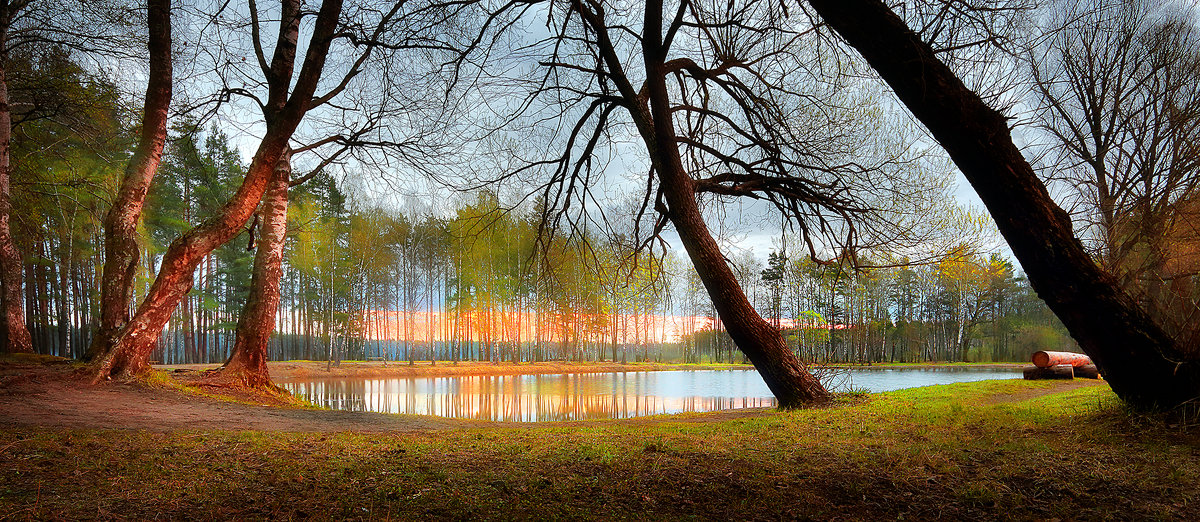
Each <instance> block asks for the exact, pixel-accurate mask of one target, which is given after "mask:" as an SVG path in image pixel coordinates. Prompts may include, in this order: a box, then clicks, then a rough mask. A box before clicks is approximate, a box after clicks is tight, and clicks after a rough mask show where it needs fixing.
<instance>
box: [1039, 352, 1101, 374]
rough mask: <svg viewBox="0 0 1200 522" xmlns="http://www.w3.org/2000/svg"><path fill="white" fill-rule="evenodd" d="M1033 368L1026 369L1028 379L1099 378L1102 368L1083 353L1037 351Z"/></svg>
mask: <svg viewBox="0 0 1200 522" xmlns="http://www.w3.org/2000/svg"><path fill="white" fill-rule="evenodd" d="M1032 359H1033V365H1034V366H1033V368H1026V369H1025V371H1024V374H1025V379H1026V380H1037V379H1074V378H1075V377H1079V378H1082V379H1099V378H1100V370H1099V369H1097V368H1096V365H1095V364H1092V359H1091V358H1090V357H1088V356H1086V355H1084V354H1081V353H1071V352H1044V351H1043V352H1035V353H1034V354H1033V358H1032Z"/></svg>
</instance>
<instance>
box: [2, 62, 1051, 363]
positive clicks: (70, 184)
mask: <svg viewBox="0 0 1200 522" xmlns="http://www.w3.org/2000/svg"><path fill="white" fill-rule="evenodd" d="M59 65H60V66H61V67H69V63H60V64H59ZM73 71H74V74H77V75H82V74H83V73H82V71H79V70H77V69H75V70H73ZM80 85H81V87H79V88H80V89H83V90H84V91H85V92H81V93H80V94H81V95H87V96H91V97H92V98H93V99H94V100H95V101H96V102H97V103H96V104H95V107H97V109H96V113H95V114H93V115H92V117H91V118H90V119H89V120H88V125H87V126H86V127H84V128H85V129H86V130H87V131H88V132H85V133H78V132H70V133H68V132H65V131H64V129H62V128H61V126H60V125H59V124H58V123H56V122H55V121H51V120H46V121H43V122H29V123H26V124H23V125H22V126H21V127H20V129H21V130H22V132H19V133H17V134H16V137H17V138H18V139H15V140H14V149H15V150H16V151H21V150H23V149H22V147H32V146H33V145H31V144H32V143H47V142H51V141H52V140H49V139H48V138H47V137H46V136H47V135H55V134H59V135H61V139H58V140H53V141H52V142H53V143H54V145H52V147H53V149H54V151H53V153H52V154H41V155H32V156H29V158H30V159H29V160H28V161H23V162H21V163H20V164H19V169H20V170H21V174H20V177H21V178H22V179H29V180H33V181H32V182H31V183H29V185H28V186H26V187H23V188H24V189H25V190H20V191H18V194H19V195H20V196H21V197H20V198H18V199H17V200H16V212H14V216H15V219H14V225H15V226H16V229H17V231H18V233H17V234H16V237H17V238H18V241H19V242H20V244H19V246H20V248H21V250H22V251H23V252H28V253H29V255H27V256H26V260H25V276H26V281H27V284H26V286H25V299H26V302H27V306H26V307H25V310H26V315H27V317H26V321H27V324H28V325H29V328H30V332H31V334H32V336H33V339H34V345H35V347H36V349H37V350H38V351H39V352H41V353H46V354H53V355H59V356H63V357H80V356H81V355H82V354H83V352H84V351H85V350H86V348H87V346H88V344H89V343H90V342H91V339H90V335H91V332H92V331H93V326H92V325H93V324H94V322H95V320H96V310H97V306H98V302H97V301H98V296H99V291H98V285H99V280H98V277H97V275H98V272H99V267H100V266H101V265H102V262H103V261H102V259H101V258H102V249H101V248H100V245H101V244H102V237H103V234H102V228H101V227H102V220H103V217H104V212H105V211H106V210H107V208H108V204H107V203H106V201H105V199H106V197H108V196H107V195H106V191H108V190H111V189H110V187H113V186H114V185H115V183H116V182H117V179H118V178H119V175H120V170H119V169H118V168H117V167H114V165H121V164H122V162H123V160H122V157H123V156H124V155H127V154H128V150H127V149H126V147H127V146H128V145H129V144H130V143H131V142H132V129H129V128H127V126H126V123H125V119H123V118H122V116H121V114H120V113H119V111H118V109H117V104H115V103H114V100H115V96H114V94H113V93H114V92H115V89H114V88H112V87H111V86H106V85H104V84H103V82H100V81H99V80H97V79H96V78H89V79H88V81H81V82H80ZM105 104H107V105H105ZM18 153H20V152H18ZM244 169H245V166H244V165H242V164H241V160H240V159H239V156H238V154H237V152H236V150H235V149H234V148H233V145H232V144H231V143H230V140H229V138H228V137H227V136H226V135H225V134H223V133H222V132H220V131H219V130H216V129H209V130H206V131H203V130H200V129H198V128H197V126H196V125H186V124H185V125H179V126H176V129H175V131H174V132H173V133H172V135H171V139H170V142H169V144H168V146H167V148H166V152H165V154H164V159H163V164H162V168H161V169H160V172H159V175H158V176H157V177H156V178H155V181H154V185H153V187H152V189H151V192H150V195H149V198H148V200H147V208H146V219H145V222H144V225H143V227H142V228H141V235H142V242H141V244H142V245H144V251H143V253H142V262H141V263H140V266H139V268H138V278H137V281H138V283H137V285H135V290H134V291H135V295H134V302H137V301H139V300H140V299H141V296H142V295H145V291H146V289H147V287H148V285H149V284H150V282H151V281H152V280H153V274H154V272H155V271H156V269H157V267H158V264H159V263H160V262H161V259H162V253H163V252H164V251H165V250H166V248H167V246H168V242H169V241H170V240H171V239H172V238H174V237H177V236H178V235H179V234H180V233H182V232H183V231H185V230H187V229H188V228H190V227H191V226H193V225H195V224H196V223H198V222H199V221H201V220H203V219H205V218H207V217H209V216H210V215H212V213H213V212H215V211H216V210H217V209H218V208H219V206H220V204H221V202H223V201H225V200H226V199H228V198H229V196H230V194H232V192H233V191H234V190H235V189H236V187H237V185H238V183H240V181H241V176H242V173H243V172H244ZM347 192H348V191H346V190H345V189H344V188H343V187H341V186H339V184H338V183H337V182H336V181H335V180H334V179H333V178H331V177H329V176H328V175H325V174H323V173H319V174H318V175H317V177H316V178H314V180H313V181H312V182H309V183H306V184H304V185H303V186H301V187H297V188H294V189H293V195H292V196H291V199H292V204H291V205H290V206H289V209H288V240H287V243H286V244H287V246H286V250H285V258H284V272H283V277H282V281H281V293H282V298H281V301H280V305H279V309H278V313H277V315H276V333H275V335H274V336H273V338H272V340H271V344H270V358H271V359H272V360H288V359H314V360H328V359H331V360H335V361H337V360H343V359H355V360H361V359H383V360H400V361H403V360H421V361H429V360H434V361H460V360H475V361H505V362H508V361H512V362H528V361H543V360H587V361H602V360H608V361H662V362H683V361H686V362H744V360H743V356H742V355H741V354H740V353H739V352H738V351H737V349H736V347H735V346H734V345H733V343H732V341H731V340H730V339H729V337H728V336H727V335H725V334H724V331H723V326H722V324H721V322H720V321H719V320H715V319H714V318H715V316H716V314H715V313H714V311H713V309H712V306H711V302H710V301H709V299H708V296H707V295H706V293H705V291H704V289H703V285H702V284H701V283H700V280H699V278H698V276H697V275H696V274H695V272H694V270H693V269H692V268H691V264H690V263H688V262H687V261H686V259H685V258H682V257H681V256H677V255H675V254H674V253H672V252H670V251H668V252H667V253H666V254H661V253H659V254H650V253H647V252H639V253H635V251H636V250H637V249H636V248H635V245H633V244H630V242H629V241H627V240H625V239H623V238H621V237H619V236H618V237H608V236H601V235H599V234H592V233H589V232H588V231H586V230H580V229H568V228H564V229H562V230H552V229H547V228H544V227H539V224H540V223H541V220H540V213H539V212H538V209H537V208H529V209H526V210H521V209H518V210H512V211H506V209H507V208H508V206H507V205H506V204H505V203H506V202H502V201H500V199H499V198H498V196H497V195H496V194H494V193H490V192H479V193H476V194H464V195H463V196H462V197H461V198H460V201H459V202H457V203H447V204H446V205H443V207H442V208H437V207H435V206H432V205H421V206H420V208H383V207H379V206H370V205H369V204H366V203H363V202H362V201H364V200H365V199H366V198H362V197H353V196H350V195H348V194H347ZM247 232H251V230H250V229H248V230H247ZM250 237H251V235H250V234H249V233H244V234H242V235H241V236H239V239H236V240H234V241H231V242H230V243H228V244H226V245H224V246H222V247H221V248H219V249H217V250H216V251H215V252H213V254H212V255H210V256H208V257H207V260H206V261H205V262H203V263H201V264H200V267H199V269H198V270H197V273H196V280H195V287H194V288H193V290H192V291H191V292H190V293H189V294H188V296H187V298H186V299H185V300H184V301H183V302H182V303H181V305H180V306H179V307H178V308H177V309H176V311H175V313H174V316H173V318H172V320H171V321H170V323H169V324H168V326H167V328H166V331H165V332H164V334H163V336H162V337H161V339H160V340H159V344H158V348H157V350H156V351H155V353H154V355H153V356H152V359H153V360H155V361H160V362H163V363H172V364H177V363H211V362H222V361H223V360H224V359H225V358H226V357H227V356H228V354H229V351H230V349H231V347H232V344H233V340H234V328H235V326H236V323H237V319H238V313H239V311H240V310H241V307H242V304H243V303H244V302H245V299H246V295H247V293H248V292H249V287H250V269H251V265H252V263H253V257H254V251H253V250H252V249H250V248H248V247H249V246H251V245H250V244H249V241H250V239H249V238H250ZM940 257H941V258H942V260H941V261H939V262H935V263H931V264H923V265H917V266H899V267H891V268H877V269H863V270H858V271H855V270H852V269H850V268H849V267H848V266H847V265H839V264H833V265H825V264H817V263H814V262H813V261H811V260H809V259H808V257H807V256H806V255H803V254H801V255H797V256H794V257H788V255H785V253H782V252H771V253H770V255H769V256H768V257H767V258H766V259H763V258H761V257H756V256H755V255H753V254H751V253H749V252H746V253H743V254H742V255H740V256H734V257H733V258H732V259H731V260H730V262H731V264H732V265H733V266H734V268H735V272H736V274H737V276H738V279H739V280H740V282H741V285H742V286H743V288H744V289H745V290H746V293H747V295H748V297H749V298H750V300H751V302H752V303H753V304H754V306H755V307H756V308H757V309H758V310H759V312H760V313H761V314H762V316H763V317H764V318H767V319H768V320H770V321H772V322H773V323H774V324H776V325H778V327H779V328H780V329H781V330H782V331H783V334H784V337H785V339H786V341H787V343H788V344H789V346H791V347H793V349H794V350H796V352H797V353H798V355H800V356H801V357H802V358H804V359H806V360H811V361H814V362H819V363H824V362H855V363H871V362H914V361H1020V360H1027V359H1028V357H1029V355H1030V353H1031V352H1033V351H1036V350H1042V349H1066V348H1068V347H1070V346H1072V343H1073V342H1072V341H1071V340H1070V338H1069V337H1068V335H1067V334H1066V331H1065V329H1064V328H1063V327H1062V326H1061V324H1060V323H1059V322H1058V320H1057V319H1056V318H1055V317H1054V315H1053V314H1052V313H1050V311H1049V310H1048V309H1047V308H1046V306H1045V305H1044V304H1043V303H1042V301H1040V300H1039V299H1038V298H1037V297H1036V295H1034V293H1033V292H1032V290H1031V289H1030V288H1029V286H1028V285H1027V284H1026V281H1025V280H1024V278H1023V277H1021V275H1020V274H1019V273H1018V272H1017V271H1016V270H1015V269H1014V267H1013V266H1012V264H1011V263H1010V262H1009V261H1007V260H1006V259H1004V258H1002V257H1001V256H999V255H996V254H990V255H985V254H978V253H974V252H972V251H971V249H970V248H968V247H967V246H966V245H963V246H962V247H960V248H959V249H958V251H951V252H946V253H943V255H941V256H940ZM862 261H863V260H860V262H862ZM866 261H867V262H866V263H863V264H868V265H869V264H871V263H870V262H869V261H870V260H866ZM880 264H883V263H880ZM389 312H390V313H389ZM430 325H432V327H431V326H430Z"/></svg>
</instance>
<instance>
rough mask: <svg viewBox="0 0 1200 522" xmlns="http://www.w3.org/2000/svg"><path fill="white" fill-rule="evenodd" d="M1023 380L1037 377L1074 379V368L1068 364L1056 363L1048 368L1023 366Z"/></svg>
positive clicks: (1036, 378)
mask: <svg viewBox="0 0 1200 522" xmlns="http://www.w3.org/2000/svg"><path fill="white" fill-rule="evenodd" d="M1024 373H1025V380H1029V381H1033V380H1038V379H1074V378H1075V368H1074V367H1072V366H1071V365H1069V364H1058V365H1054V366H1051V367H1049V368H1038V367H1037V366H1034V367H1033V368H1025V372H1024Z"/></svg>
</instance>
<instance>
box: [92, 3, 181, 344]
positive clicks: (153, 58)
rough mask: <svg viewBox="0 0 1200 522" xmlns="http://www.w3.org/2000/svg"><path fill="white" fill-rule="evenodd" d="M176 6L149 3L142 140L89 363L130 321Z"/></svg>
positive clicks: (108, 232) (113, 211)
mask: <svg viewBox="0 0 1200 522" xmlns="http://www.w3.org/2000/svg"><path fill="white" fill-rule="evenodd" d="M170 4H171V2H170V0H150V1H149V2H148V7H149V17H148V19H147V26H148V27H149V29H150V38H149V45H148V49H149V52H150V79H149V82H148V83H147V85H146V104H145V107H144V110H143V112H142V135H141V137H140V139H139V140H138V144H137V148H136V149H134V151H133V157H131V158H129V164H128V165H126V166H125V176H124V177H123V178H122V179H121V187H120V188H119V189H118V190H117V196H116V199H114V200H113V205H112V208H110V209H109V211H108V214H107V215H106V216H105V217H104V272H103V273H102V274H101V277H100V324H99V327H98V328H97V329H96V335H95V336H93V337H92V344H91V346H89V347H88V351H87V354H86V355H85V359H88V360H92V359H95V358H96V357H99V356H101V355H104V354H106V353H108V351H109V350H111V349H112V346H113V344H114V343H115V342H116V334H117V332H118V331H119V330H120V329H121V327H122V326H125V323H128V322H129V307H130V305H131V303H132V301H133V281H134V276H135V275H136V274H137V266H138V263H139V261H140V260H139V257H140V251H139V249H138V242H137V237H138V233H137V227H138V223H139V222H140V221H141V219H142V206H143V204H144V203H145V202H146V193H147V192H149V190H150V182H151V180H153V179H154V174H155V173H156V172H157V171H158V164H159V162H160V161H161V160H162V152H163V146H164V145H165V144H166V142H167V109H169V108H170V105H171V78H172V75H171V74H172V73H171V5H170Z"/></svg>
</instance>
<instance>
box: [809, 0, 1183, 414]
mask: <svg viewBox="0 0 1200 522" xmlns="http://www.w3.org/2000/svg"><path fill="white" fill-rule="evenodd" d="M809 4H810V5H812V6H813V8H814V9H815V10H816V11H817V12H818V13H819V14H820V15H821V17H822V18H823V19H824V20H825V22H826V23H827V24H828V25H829V26H830V27H832V28H833V29H834V30H835V31H837V33H838V34H840V35H841V36H842V37H843V38H845V39H846V41H847V42H849V44H850V45H851V46H853V47H854V48H855V49H857V50H858V51H859V53H861V54H862V56H863V57H864V58H865V59H866V60H867V62H868V63H870V64H871V67H873V68H874V69H875V71H876V72H878V73H879V75H880V76H881V77H882V78H883V79H884V81H886V82H887V83H888V85H890V86H891V87H892V89H893V90H895V92H896V95H897V96H898V97H899V98H900V100H901V101H902V102H903V103H904V104H905V106H907V107H908V109H909V110H910V111H912V113H913V114H914V115H915V116H916V117H917V118H918V119H919V120H921V122H922V123H924V125H925V126H926V127H927V128H928V129H929V131H930V133H931V134H932V135H933V136H934V138H935V139H937V141H938V143H940V144H941V145H942V147H943V148H945V149H946V151H947V152H948V153H949V154H950V157H951V158H952V159H953V160H954V162H955V164H957V165H958V167H959V169H961V170H962V172H963V174H964V175H965V176H966V177H967V180H968V181H970V182H971V185H972V186H973V187H974V188H975V191H976V192H977V193H978V194H979V197H980V199H981V200H983V203H984V205H986V206H987V208H988V211H989V212H990V213H991V215H992V217H993V218H994V219H995V220H996V224H997V226H998V227H999V229H1000V232H1001V233H1002V234H1003V235H1004V237H1005V239H1006V240H1007V241H1008V244H1009V246H1010V247H1011V248H1012V250H1013V253H1014V254H1015V255H1016V256H1017V259H1018V260H1020V261H1021V265H1022V267H1023V268H1024V269H1025V271H1026V273H1027V275H1028V277H1029V282H1030V284H1031V285H1032V286H1033V288H1034V289H1035V290H1036V291H1037V293H1038V295H1039V296H1040V297H1041V298H1042V299H1043V300H1045V301H1046V304H1047V305H1048V306H1049V307H1050V309H1051V310H1053V311H1054V313H1055V314H1056V315H1057V316H1058V317H1059V319H1061V320H1062V322H1063V324H1064V325H1066V327H1067V329H1068V330H1069V331H1070V332H1071V335H1072V336H1073V337H1074V338H1075V340H1076V341H1078V342H1079V345H1080V346H1081V347H1082V348H1083V350H1084V352H1086V353H1087V354H1088V355H1089V356H1090V357H1091V358H1092V360H1093V361H1095V363H1096V366H1097V367H1099V368H1100V371H1101V372H1102V373H1103V374H1104V378H1105V379H1106V380H1107V381H1108V382H1109V384H1110V385H1111V386H1112V389H1113V391H1114V392H1116V393H1117V395H1118V396H1120V397H1121V398H1122V399H1123V400H1125V401H1126V402H1127V403H1129V404H1131V405H1133V406H1135V407H1139V408H1169V407H1174V406H1177V405H1181V404H1184V403H1187V402H1189V401H1192V400H1195V399H1196V398H1197V397H1200V365H1198V364H1197V361H1195V360H1189V359H1188V358H1187V357H1185V356H1184V353H1183V351H1182V350H1181V349H1180V347H1179V346H1177V345H1176V343H1175V341H1174V340H1173V339H1172V338H1171V337H1170V336H1168V335H1167V334H1166V333H1165V332H1164V331H1163V329H1162V328H1161V327H1159V325H1158V324H1156V323H1155V322H1154V320H1153V319H1152V318H1151V317H1150V316H1149V315H1148V314H1147V313H1146V312H1145V310H1143V309H1141V308H1140V307H1138V306H1137V305H1136V304H1135V303H1134V301H1133V300H1132V299H1131V298H1130V297H1129V296H1128V295H1127V294H1126V293H1125V292H1123V291H1122V290H1121V289H1120V287H1119V286H1118V285H1117V280H1116V279H1115V278H1114V277H1113V276H1112V275H1111V274H1109V273H1107V272H1105V271H1103V270H1101V269H1100V267H1099V266H1097V264H1096V262H1095V261H1094V260H1092V259H1091V258H1090V257H1089V256H1088V254H1087V253H1086V251H1084V249H1083V245H1082V244H1081V243H1080V242H1079V240H1078V239H1077V238H1075V236H1074V234H1073V232H1072V227H1071V221H1070V218H1069V217H1068V216H1067V214H1066V212H1064V211H1063V210H1062V209H1061V208H1059V207H1058V205H1056V204H1055V203H1054V201H1053V200H1052V199H1051V198H1050V195H1049V193H1048V192H1047V191H1046V187H1045V185H1044V184H1043V183H1042V182H1041V180H1040V179H1038V177H1037V175H1036V174H1035V173H1034V172H1033V169H1032V168H1031V167H1030V166H1029V163H1028V162H1027V161H1025V158H1024V157H1023V156H1022V155H1021V152H1020V150H1019V149H1017V147H1016V145H1014V144H1013V141H1012V135H1011V134H1010V132H1009V128H1008V124H1007V122H1006V119H1005V118H1004V116H1003V115H1001V114H1000V113H998V112H996V111H995V110H994V109H992V108H991V107H988V106H987V104H986V103H984V102H983V100H982V99H980V98H979V96H978V95H976V94H975V93H974V92H972V91H971V90H970V89H969V88H967V87H966V85H964V84H963V82H962V81H961V80H960V79H959V78H958V77H957V76H956V75H955V74H954V73H953V71H951V70H950V68H949V67H947V66H946V65H945V64H944V63H942V62H941V61H940V60H939V59H938V58H937V56H936V55H935V53H934V51H933V49H932V48H931V47H930V46H929V45H928V44H927V43H925V42H924V41H922V40H921V39H920V37H919V36H918V35H917V34H916V33H914V32H913V31H912V30H911V29H909V28H908V27H907V26H906V25H905V24H904V21H903V20H901V19H900V18H899V17H898V16H896V15H895V13H892V12H891V11H890V10H889V9H888V8H887V6H885V5H884V4H883V3H882V2H880V1H878V0H809Z"/></svg>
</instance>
